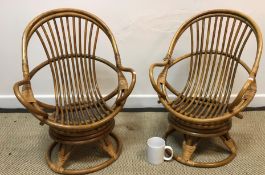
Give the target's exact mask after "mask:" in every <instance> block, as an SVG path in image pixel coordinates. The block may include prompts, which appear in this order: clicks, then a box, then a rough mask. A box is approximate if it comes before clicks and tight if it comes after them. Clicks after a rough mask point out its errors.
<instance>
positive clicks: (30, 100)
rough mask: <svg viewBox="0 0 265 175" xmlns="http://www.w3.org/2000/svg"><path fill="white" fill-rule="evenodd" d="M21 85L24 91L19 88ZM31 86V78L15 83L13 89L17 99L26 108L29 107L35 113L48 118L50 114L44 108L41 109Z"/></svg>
mask: <svg viewBox="0 0 265 175" xmlns="http://www.w3.org/2000/svg"><path fill="white" fill-rule="evenodd" d="M20 86H23V90H22V93H21V92H20V90H19V87H20ZM29 86H30V81H29V80H22V81H19V82H17V83H15V84H14V86H13V90H14V93H15V95H16V97H17V99H18V100H19V101H20V103H22V104H23V105H24V106H25V108H27V109H28V110H29V111H30V112H32V113H33V114H36V115H40V116H42V117H44V118H47V117H48V114H47V113H46V112H44V111H43V110H41V108H40V107H38V104H37V103H36V100H35V99H34V96H33V92H32V90H31V88H30V87H29ZM25 94H26V95H25Z"/></svg>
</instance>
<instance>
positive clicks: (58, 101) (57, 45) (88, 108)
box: [14, 8, 136, 174]
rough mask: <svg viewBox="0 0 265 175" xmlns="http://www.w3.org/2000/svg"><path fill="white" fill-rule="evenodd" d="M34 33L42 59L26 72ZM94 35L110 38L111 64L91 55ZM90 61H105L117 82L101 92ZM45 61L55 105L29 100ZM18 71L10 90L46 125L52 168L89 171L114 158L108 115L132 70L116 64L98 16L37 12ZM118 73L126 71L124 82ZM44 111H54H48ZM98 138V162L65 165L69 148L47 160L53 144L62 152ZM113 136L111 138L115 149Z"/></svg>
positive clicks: (118, 105) (122, 96)
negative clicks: (101, 155)
mask: <svg viewBox="0 0 265 175" xmlns="http://www.w3.org/2000/svg"><path fill="white" fill-rule="evenodd" d="M34 34H35V35H37V37H38V39H39V41H40V42H41V44H42V47H43V49H44V51H45V54H46V57H47V61H44V62H42V63H40V64H39V65H38V66H36V67H35V68H33V69H32V70H31V71H30V69H29V64H28V44H29V41H30V40H31V38H32V36H33V35H34ZM100 34H101V35H102V34H104V35H106V36H107V38H108V40H109V42H110V43H111V46H112V48H113V52H114V56H115V63H114V64H113V63H111V62H109V61H108V60H105V59H103V58H100V57H98V56H97V55H96V48H97V41H98V38H99V37H100ZM96 62H98V63H103V64H105V65H107V66H109V67H110V68H111V69H112V70H113V71H115V72H116V73H117V77H118V85H117V87H116V88H115V89H114V90H113V91H112V92H111V93H110V94H108V95H106V96H104V97H103V95H102V94H101V92H100V88H99V85H98V82H97V74H96ZM46 66H49V67H50V70H51V73H52V77H53V84H54V94H55V106H53V105H50V104H46V103H43V102H41V101H38V100H37V99H35V97H34V93H33V91H32V88H31V79H32V77H33V76H34V75H35V74H36V73H38V71H39V70H41V69H42V68H44V67H46ZM22 70H23V80H21V81H19V82H17V83H15V85H14V93H15V95H16V97H17V98H18V100H19V101H20V102H21V103H22V104H23V105H24V106H25V108H26V109H27V110H28V111H29V112H31V113H32V114H33V115H34V116H35V117H36V118H37V119H39V120H40V121H41V124H47V125H49V127H50V136H51V137H52V138H53V139H54V140H55V143H54V144H52V145H51V147H50V149H49V151H48V153H47V156H46V159H47V162H48V165H49V167H50V168H51V169H52V170H53V171H55V172H58V173H63V174H80V173H90V172H94V171H97V170H100V169H102V168H104V167H106V166H108V165H109V164H111V163H112V162H114V161H115V160H116V159H117V158H118V156H119V155H120V152H121V144H120V141H119V139H118V138H117V136H115V135H114V134H113V133H111V131H112V129H113V127H114V117H115V116H116V115H117V114H118V113H119V112H120V111H121V110H122V108H123V106H124V104H125V102H126V99H127V97H128V96H129V94H130V93H131V92H132V90H133V88H134V85H135V82H136V73H135V72H134V70H133V69H131V68H126V67H123V66H122V64H121V59H120V54H119V51H118V47H117V44H116V41H115V38H114V36H113V34H112V32H111V31H110V29H109V28H108V27H107V25H106V24H105V23H104V22H103V21H101V20H100V19H99V18H98V17H96V16H95V15H93V14H91V13H88V12H85V11H82V10H77V9H68V8H64V9H55V10H51V11H48V12H45V13H42V14H41V15H39V16H37V17H36V18H34V19H33V20H32V21H31V22H30V23H29V25H28V26H27V27H26V29H25V31H24V34H23V38H22ZM124 72H129V73H130V74H131V83H130V84H128V82H127V80H126V78H125V75H124ZM21 87H22V88H21ZM113 98H116V99H115V102H114V105H113V106H111V107H110V106H108V105H107V101H108V100H110V99H113ZM46 110H53V111H54V112H53V113H52V114H48V113H47V112H45V111H46ZM109 136H111V137H112V138H113V139H110V138H109ZM102 141H103V142H104V143H105V144H99V146H100V147H101V148H102V149H103V150H105V151H107V153H109V155H110V159H109V160H108V161H107V162H105V163H103V164H101V165H98V166H95V167H90V168H87V169H83V170H69V169H66V168H65V167H64V162H65V161H66V160H67V159H68V158H69V155H70V153H71V152H72V149H71V150H70V151H69V153H67V156H66V157H65V154H64V153H62V154H59V157H58V160H57V161H58V162H53V161H52V160H51V155H50V154H51V152H52V150H53V148H54V147H55V145H57V144H60V145H61V146H60V149H59V150H60V152H65V149H66V148H65V147H68V146H70V147H73V145H76V144H87V143H98V142H100V143H101V142H102ZM113 141H115V142H117V144H116V145H117V148H116V149H115V148H114V146H113V143H112V142H113ZM62 160H64V161H63V162H62Z"/></svg>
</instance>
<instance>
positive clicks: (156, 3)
mask: <svg viewBox="0 0 265 175" xmlns="http://www.w3.org/2000/svg"><path fill="white" fill-rule="evenodd" d="M61 7H71V8H79V9H83V10H86V11H89V12H91V13H94V14H95V15H97V16H98V17H100V18H101V19H102V20H103V21H105V23H107V25H108V26H109V27H110V29H111V30H112V32H113V33H114V36H115V38H116V41H117V44H118V47H119V50H120V54H121V57H122V63H123V65H125V66H128V67H132V68H134V69H135V71H136V72H137V75H138V76H137V83H136V87H135V89H134V91H133V93H132V95H131V96H130V98H129V100H128V101H127V104H126V107H157V106H160V105H158V104H157V103H156V101H157V96H156V93H155V91H154V90H153V88H152V87H151V84H150V81H149V77H148V69H149V66H150V64H151V63H154V62H160V61H161V60H162V58H163V57H164V55H165V53H166V51H167V49H168V46H169V43H170V41H171V39H172V37H173V35H174V33H175V31H176V30H177V28H178V27H179V26H180V25H181V24H182V23H183V22H184V21H185V20H187V19H188V18H189V17H191V16H193V15H194V14H196V13H198V12H201V11H204V10H208V9H214V8H229V9H235V10H239V11H242V12H244V13H246V14H248V15H249V16H251V17H252V18H253V19H254V20H255V21H256V22H257V24H258V25H259V26H260V28H261V30H262V32H263V33H265V21H264V16H265V11H264V7H265V2H264V1H262V0H251V1H248V0H233V1H223V0H211V1H209V0H185V1H182V0H167V1H164V0H144V1H143V0H130V1H129V0H127V1H124V0H108V1H106V0H56V1H54V0H38V1H36V0H23V1H19V0H1V1H0V21H1V25H0V55H1V64H0V82H1V86H0V108H13V107H21V106H20V104H19V103H18V102H17V100H16V98H15V96H14V95H13V90H12V86H13V84H14V82H16V81H18V80H20V79H21V78H22V71H21V37H22V33H23V31H24V28H25V27H26V25H27V24H28V22H29V21H30V20H32V19H33V18H34V17H35V16H36V15H38V14H40V13H41V12H44V11H47V10H50V9H54V8H61ZM263 57H264V56H262V60H261V64H260V69H259V73H258V76H257V84H258V92H257V95H256V98H255V99H254V101H253V102H252V103H251V106H264V105H265V78H264V75H265V60H264V59H263ZM247 59H253V58H247ZM184 72H185V70H184ZM43 76H45V75H43ZM43 78H44V77H43ZM242 81H244V80H242ZM240 82H241V80H240V79H239V81H238V82H236V86H240ZM34 88H36V89H38V88H39V89H40V90H37V93H36V95H37V96H38V97H40V98H43V99H45V100H48V101H49V100H51V99H52V97H51V93H52V92H51V91H48V90H46V83H38V84H36V85H35V87H34ZM233 96H234V95H233Z"/></svg>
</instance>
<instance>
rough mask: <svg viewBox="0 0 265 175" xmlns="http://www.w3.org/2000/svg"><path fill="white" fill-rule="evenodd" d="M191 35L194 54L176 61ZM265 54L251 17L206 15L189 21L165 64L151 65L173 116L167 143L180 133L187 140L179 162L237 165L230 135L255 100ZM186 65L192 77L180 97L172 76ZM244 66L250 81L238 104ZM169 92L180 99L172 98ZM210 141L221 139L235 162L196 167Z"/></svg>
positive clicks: (226, 12) (162, 98)
mask: <svg viewBox="0 0 265 175" xmlns="http://www.w3.org/2000/svg"><path fill="white" fill-rule="evenodd" d="M185 32H186V33H188V35H186V36H189V39H190V41H189V42H190V46H189V49H188V50H190V51H188V53H187V54H184V55H182V56H180V57H177V58H173V57H172V54H173V52H174V49H175V46H176V44H179V43H178V41H180V40H179V38H180V37H181V36H182V35H183V33H185ZM251 35H252V37H253V38H254V42H256V44H257V47H256V48H257V50H256V52H255V56H253V57H255V60H254V61H253V62H254V64H253V66H252V67H249V66H248V65H247V64H246V63H245V62H244V61H243V60H242V59H241V55H242V52H243V50H244V49H245V48H244V47H245V45H246V43H247V42H248V40H249V37H250V36H251ZM182 41H183V40H182ZM186 41H187V38H186ZM180 44H181V43H180ZM176 52H177V51H176ZM261 52H262V35H261V32H260V30H259V28H258V26H257V25H256V24H255V22H254V21H253V20H252V19H251V18H249V17H248V16H246V15H244V14H242V13H240V12H236V11H232V10H211V11H206V12H203V13H201V14H199V15H196V16H195V17H193V18H191V19H189V20H188V21H187V22H185V23H184V24H183V25H182V26H181V27H180V29H179V30H178V31H177V32H176V34H175V36H174V38H173V40H172V42H171V44H170V47H169V50H168V52H167V55H166V57H165V58H164V61H163V62H162V63H156V64H153V65H151V67H150V71H149V76H150V80H151V83H152V86H153V88H154V89H155V91H156V92H157V94H158V97H159V102H161V103H162V104H163V105H164V107H165V108H166V109H167V110H168V111H169V116H168V121H169V129H168V131H167V132H166V134H165V139H167V137H168V136H169V135H170V134H172V133H173V132H174V131H177V132H180V133H182V134H183V135H184V141H183V147H182V155H175V156H174V158H175V160H177V161H179V162H181V163H183V164H186V165H189V166H195V167H217V166H222V165H225V164H227V163H229V162H230V161H232V160H233V159H234V157H235V156H236V153H237V147H236V144H235V142H234V141H233V139H232V138H231V137H230V135H229V133H228V132H229V130H230V128H231V126H232V120H231V118H232V117H233V116H236V117H239V118H242V115H241V114H239V112H241V111H242V110H244V109H245V108H246V106H247V105H248V104H249V103H250V102H251V100H252V99H253V98H254V96H255V93H256V74H257V71H258V67H259V62H260V57H261ZM249 59H251V58H249ZM183 60H188V62H187V63H188V65H189V74H188V76H187V83H186V85H185V86H184V88H183V89H182V90H181V91H177V90H176V88H175V87H174V86H173V85H172V83H169V81H168V72H169V69H174V67H175V65H177V64H178V63H180V62H181V61H183ZM239 66H242V68H243V70H246V72H247V74H248V78H247V79H246V81H245V84H244V85H243V87H242V89H241V90H240V91H239V93H238V94H237V96H236V98H235V99H234V100H231V99H230V97H231V92H232V88H233V84H234V80H235V78H236V77H237V76H238V75H237V76H236V72H237V70H238V67H239ZM155 67H160V68H162V71H161V73H160V74H159V75H158V78H157V80H155V79H154V74H153V71H154V68H155ZM180 76H181V75H180ZM169 92H170V93H171V94H173V96H174V99H172V98H170V96H169V95H168V94H169ZM210 137H220V138H221V139H222V141H223V143H224V144H225V145H226V146H227V148H228V149H229V152H230V154H229V156H228V157H227V158H225V159H224V160H221V161H217V162H204V161H201V162H199V161H193V158H192V155H193V153H194V151H195V150H196V147H197V144H198V142H199V140H201V139H202V138H210Z"/></svg>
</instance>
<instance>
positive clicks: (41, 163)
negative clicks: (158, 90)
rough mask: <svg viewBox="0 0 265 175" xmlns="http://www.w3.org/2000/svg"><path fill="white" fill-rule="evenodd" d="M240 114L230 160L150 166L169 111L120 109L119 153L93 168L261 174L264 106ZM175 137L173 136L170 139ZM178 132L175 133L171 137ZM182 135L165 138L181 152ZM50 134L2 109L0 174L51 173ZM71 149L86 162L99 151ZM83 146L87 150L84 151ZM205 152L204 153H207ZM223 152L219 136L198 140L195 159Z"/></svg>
mask: <svg viewBox="0 0 265 175" xmlns="http://www.w3.org/2000/svg"><path fill="white" fill-rule="evenodd" d="M243 114H244V116H245V117H244V119H243V120H239V119H237V118H234V120H233V122H234V123H233V128H232V130H231V136H232V137H233V138H234V140H235V141H236V143H237V146H238V155H237V157H236V158H235V159H234V160H233V161H232V162H231V163H230V164H228V165H226V166H223V167H220V168H211V169H207V168H192V167H188V166H185V165H182V164H180V163H178V162H176V161H170V162H164V163H163V164H161V165H158V166H153V165H150V164H148V163H147V162H146V159H145V154H146V153H145V149H146V140H147V139H148V138H149V137H152V136H162V135H163V133H164V131H165V130H166V128H167V113H163V112H144V113H141V112H139V113H129V112H127V113H120V114H119V115H118V116H117V117H116V127H115V129H114V132H115V133H116V134H118V135H119V137H120V138H121V140H122V141H123V151H122V154H121V156H120V158H119V159H118V160H117V161H116V162H114V163H113V164H112V165H111V166H109V167H107V168H105V169H103V170H101V171H99V172H97V173H94V174H106V175H111V174H115V175H118V174H159V175H160V174H181V175H184V174H187V175H192V174H196V175H197V174H198V175H200V174H201V175H205V174H229V175H230V174H237V175H238V174H242V175H243V174H244V175H245V174H251V175H252V174H258V175H261V174H265V154H264V153H265V146H264V144H265V127H264V126H265V112H245V113H243ZM173 138H174V139H173ZM175 138H177V139H175ZM181 139H182V138H181V136H179V135H177V134H175V135H174V137H171V138H170V139H169V141H168V144H169V145H171V146H173V147H174V150H175V152H177V153H179V152H180V149H179V146H180V145H181ZM50 143H52V140H51V139H50V138H49V136H48V127H47V126H43V127H41V126H40V125H39V124H38V121H37V120H36V119H35V118H34V117H33V116H32V115H30V114H27V113H22V114H17V113H16V114H5V113H0V174H1V175H2V174H3V175H5V174H8V175H11V174H12V175H15V174H27V175H28V174H54V173H53V172H52V171H51V170H50V169H49V168H48V166H47V165H46V162H45V159H44V153H45V151H46V150H47V148H48V146H49V144H50ZM88 148H90V149H89V150H83V151H81V152H80V150H82V149H80V150H79V153H76V154H74V157H73V159H74V160H73V161H74V162H76V160H80V161H79V163H78V165H77V166H81V165H82V164H84V165H87V163H86V160H87V159H93V160H92V162H97V160H96V159H98V158H99V157H101V158H102V157H103V158H104V155H102V154H95V152H96V151H95V149H93V148H91V147H88ZM84 151H86V153H87V154H91V155H92V156H90V157H84ZM205 155H207V156H205ZM224 156H227V151H226V150H225V149H223V146H222V144H221V142H219V139H213V140H210V141H209V140H208V141H202V143H201V145H200V148H199V149H198V151H197V154H196V155H195V159H199V160H212V159H215V160H217V159H221V158H223V157H224Z"/></svg>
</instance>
